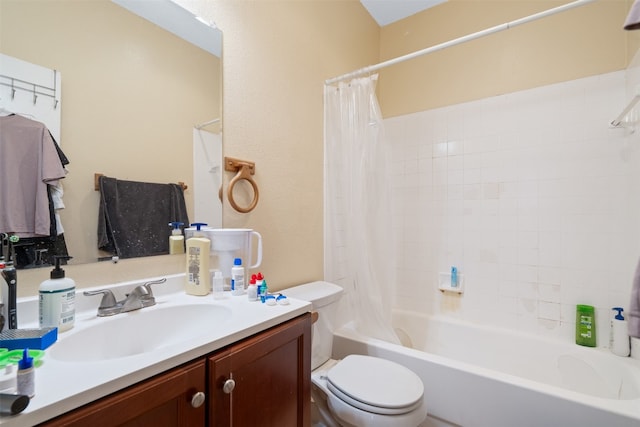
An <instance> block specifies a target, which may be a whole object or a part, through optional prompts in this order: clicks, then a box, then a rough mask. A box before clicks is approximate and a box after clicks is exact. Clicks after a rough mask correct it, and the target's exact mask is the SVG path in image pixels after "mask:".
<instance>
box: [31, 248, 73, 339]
mask: <svg viewBox="0 0 640 427" xmlns="http://www.w3.org/2000/svg"><path fill="white" fill-rule="evenodd" d="M54 259H55V268H54V269H53V270H51V274H50V276H49V277H50V279H48V280H45V281H44V282H42V283H41V284H40V288H39V289H38V296H39V307H38V308H39V313H40V327H41V328H43V327H57V328H58V331H59V332H64V331H66V330H69V329H71V328H72V327H73V324H74V322H75V313H76V310H75V301H76V282H74V281H73V279H71V278H69V277H65V274H64V270H63V269H62V268H60V261H61V260H63V259H64V260H69V259H71V257H70V256H66V255H65V256H63V255H56V256H55V257H54Z"/></svg>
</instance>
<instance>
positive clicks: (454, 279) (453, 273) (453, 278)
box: [451, 267, 458, 288]
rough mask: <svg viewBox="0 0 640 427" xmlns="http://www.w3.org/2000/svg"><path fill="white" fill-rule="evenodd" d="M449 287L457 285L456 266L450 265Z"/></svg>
mask: <svg viewBox="0 0 640 427" xmlns="http://www.w3.org/2000/svg"><path fill="white" fill-rule="evenodd" d="M451 287H452V288H457V287H458V268H457V267H451Z"/></svg>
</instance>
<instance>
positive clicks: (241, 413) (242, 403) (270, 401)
mask: <svg viewBox="0 0 640 427" xmlns="http://www.w3.org/2000/svg"><path fill="white" fill-rule="evenodd" d="M225 385H226V386H225ZM310 387H311V316H310V315H309V314H308V313H307V314H305V315H303V316H300V317H297V318H296V319H293V320H291V321H289V322H287V323H284V324H282V325H279V326H276V327H274V328H272V329H269V330H267V331H265V332H263V333H260V334H258V335H256V336H254V337H251V338H248V339H247V340H245V341H243V342H241V343H239V344H235V345H232V346H231V347H229V348H228V349H226V350H223V351H221V352H220V353H217V354H215V355H214V356H212V357H211V358H210V359H209V391H210V395H211V402H210V405H209V408H210V410H209V425H210V426H220V427H229V426H235V427H248V426H251V427H263V426H264V427H269V426H273V427H308V426H310V425H311V418H310V400H311V397H310V390H311V389H310Z"/></svg>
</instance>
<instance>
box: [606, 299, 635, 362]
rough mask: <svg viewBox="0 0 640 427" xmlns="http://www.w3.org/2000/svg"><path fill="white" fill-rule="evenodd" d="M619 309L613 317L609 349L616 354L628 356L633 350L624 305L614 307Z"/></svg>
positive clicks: (615, 309)
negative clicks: (623, 313)
mask: <svg viewBox="0 0 640 427" xmlns="http://www.w3.org/2000/svg"><path fill="white" fill-rule="evenodd" d="M612 310H613V311H617V313H616V314H615V316H614V317H613V318H612V319H611V334H610V335H609V349H610V350H611V352H612V353H613V354H615V355H616V356H621V357H627V356H629V352H630V350H631V348H630V343H629V332H628V330H627V321H626V320H625V319H624V316H623V315H622V312H623V311H624V310H623V308H622V307H613V308H612Z"/></svg>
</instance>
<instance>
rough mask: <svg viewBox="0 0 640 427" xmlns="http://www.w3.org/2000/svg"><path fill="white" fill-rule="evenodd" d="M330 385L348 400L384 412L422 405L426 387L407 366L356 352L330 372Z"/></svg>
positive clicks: (404, 412) (392, 412) (342, 398)
mask: <svg viewBox="0 0 640 427" xmlns="http://www.w3.org/2000/svg"><path fill="white" fill-rule="evenodd" d="M327 387H328V388H329V390H330V391H331V392H332V393H333V394H334V395H335V396H336V397H338V398H339V399H341V400H343V401H344V402H345V403H347V404H349V405H351V406H353V407H355V408H358V409H361V410H363V411H366V412H370V413H374V414H381V415H400V414H406V413H408V412H411V411H413V410H415V409H416V408H418V407H419V406H420V405H421V404H422V398H423V394H424V386H423V384H422V381H421V380H420V378H419V377H418V376H417V375H416V374H415V373H414V372H413V371H411V370H409V369H407V368H405V367H404V366H402V365H400V364H397V363H395V362H391V361H389V360H385V359H380V358H377V357H371V356H361V355H356V354H352V355H349V356H347V357H345V358H344V359H342V361H340V362H339V363H337V364H336V365H335V366H334V367H333V368H331V369H330V370H329V371H328V372H327Z"/></svg>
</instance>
